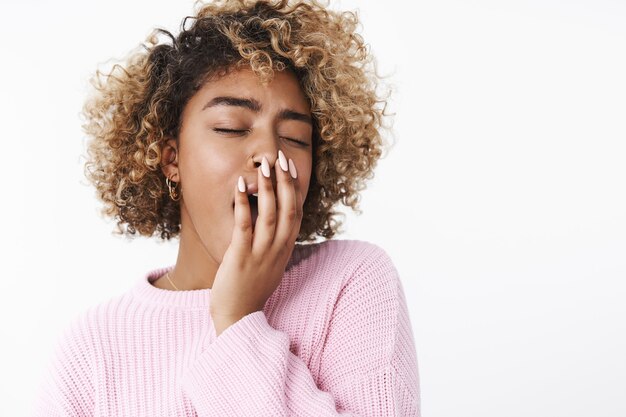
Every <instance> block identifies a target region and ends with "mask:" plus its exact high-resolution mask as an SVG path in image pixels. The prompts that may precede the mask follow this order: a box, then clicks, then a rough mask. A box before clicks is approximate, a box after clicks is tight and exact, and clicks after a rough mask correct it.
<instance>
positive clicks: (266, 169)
mask: <svg viewBox="0 0 626 417" xmlns="http://www.w3.org/2000/svg"><path fill="white" fill-rule="evenodd" d="M261 172H262V173H263V175H264V176H265V178H269V177H270V163H269V162H267V158H266V157H263V159H262V160H261Z"/></svg>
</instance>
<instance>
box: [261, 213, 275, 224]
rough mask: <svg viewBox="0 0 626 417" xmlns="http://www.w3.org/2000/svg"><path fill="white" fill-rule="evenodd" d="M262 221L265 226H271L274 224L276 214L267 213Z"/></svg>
mask: <svg viewBox="0 0 626 417" xmlns="http://www.w3.org/2000/svg"><path fill="white" fill-rule="evenodd" d="M263 221H264V222H265V224H267V225H272V224H274V223H276V214H275V213H268V214H266V215H265V217H264V218H263Z"/></svg>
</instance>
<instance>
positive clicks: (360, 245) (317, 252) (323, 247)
mask: <svg viewBox="0 0 626 417" xmlns="http://www.w3.org/2000/svg"><path fill="white" fill-rule="evenodd" d="M298 247H299V251H298V252H299V254H298V255H299V256H296V259H297V260H301V259H303V258H309V257H313V258H314V259H315V260H316V261H317V262H320V263H322V264H335V266H337V267H342V266H347V265H357V264H361V263H363V262H367V261H374V262H381V261H382V262H391V259H390V257H389V254H388V253H387V252H386V251H385V250H384V249H383V248H381V247H380V246H378V245H376V244H375V243H372V242H368V241H365V240H356V239H331V240H326V241H323V242H318V243H314V244H309V245H298Z"/></svg>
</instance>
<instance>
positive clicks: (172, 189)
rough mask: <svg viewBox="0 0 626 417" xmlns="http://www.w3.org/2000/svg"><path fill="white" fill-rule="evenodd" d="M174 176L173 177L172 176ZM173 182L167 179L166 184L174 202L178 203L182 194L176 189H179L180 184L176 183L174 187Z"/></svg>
mask: <svg viewBox="0 0 626 417" xmlns="http://www.w3.org/2000/svg"><path fill="white" fill-rule="evenodd" d="M172 176H173V175H172ZM172 182H173V181H172V180H170V179H169V178H165V183H166V184H167V188H168V190H169V193H170V198H171V199H172V200H174V201H178V200H180V192H178V191H177V190H176V187H178V184H179V183H178V182H175V183H174V186H173V187H172Z"/></svg>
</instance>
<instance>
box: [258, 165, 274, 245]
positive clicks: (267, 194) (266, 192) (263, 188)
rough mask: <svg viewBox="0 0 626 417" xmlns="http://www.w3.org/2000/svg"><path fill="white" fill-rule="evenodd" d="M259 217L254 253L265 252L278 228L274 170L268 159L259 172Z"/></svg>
mask: <svg viewBox="0 0 626 417" xmlns="http://www.w3.org/2000/svg"><path fill="white" fill-rule="evenodd" d="M257 171H258V172H257V184H258V186H259V191H258V196H259V197H258V200H257V201H258V206H257V208H258V217H257V220H256V224H255V225H254V236H253V243H252V247H253V250H254V251H260V252H265V251H266V250H267V248H268V247H269V246H270V245H271V243H272V240H273V239H274V230H275V228H276V197H275V194H274V186H273V185H272V178H271V175H272V170H271V169H270V164H269V162H268V160H267V158H266V157H263V160H262V161H261V166H260V167H259V169H258V170H257Z"/></svg>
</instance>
